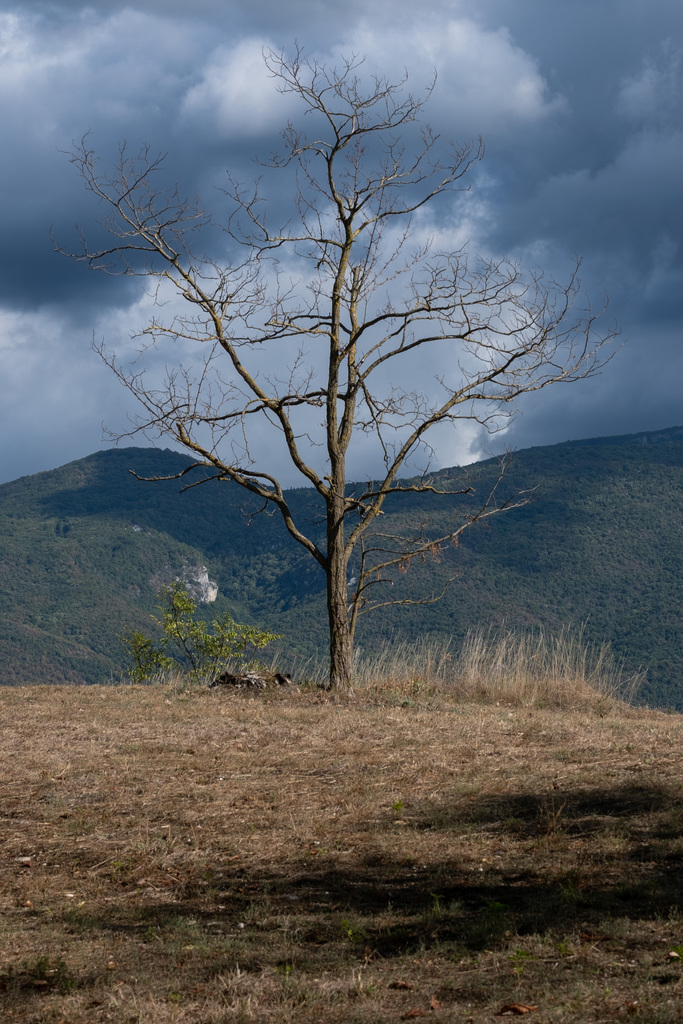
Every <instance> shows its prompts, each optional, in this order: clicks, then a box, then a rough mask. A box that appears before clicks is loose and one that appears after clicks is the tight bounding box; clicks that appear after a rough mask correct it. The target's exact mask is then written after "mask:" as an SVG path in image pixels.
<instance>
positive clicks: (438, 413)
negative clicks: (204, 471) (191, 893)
mask: <svg viewBox="0 0 683 1024" xmlns="http://www.w3.org/2000/svg"><path fill="white" fill-rule="evenodd" d="M265 60H266V63H267V65H268V68H269V69H270V71H271V73H272V74H273V76H274V77H275V79H276V81H277V85H278V87H279V89H280V91H282V92H284V93H292V94H294V95H295V97H297V98H298V99H299V100H301V101H302V102H303V109H304V113H305V114H306V115H307V118H308V120H307V125H309V124H310V130H309V131H308V133H306V132H304V131H301V130H299V129H298V128H295V127H294V126H293V125H291V124H290V125H289V126H288V127H287V129H286V130H285V131H284V133H283V147H282V150H281V151H280V153H279V154H278V155H276V156H275V157H274V158H273V159H272V161H271V162H270V164H269V165H268V166H269V167H270V168H271V170H272V169H279V170H280V171H281V172H282V174H283V177H284V179H285V182H286V183H287V185H288V186H290V185H291V188H292V204H291V209H290V214H291V219H290V220H288V221H287V223H286V226H285V227H279V228H277V229H275V228H273V227H272V226H271V224H270V222H269V219H268V216H267V215H268V213H269V212H270V211H269V209H268V208H267V206H266V204H265V203H264V202H263V200H262V197H261V195H260V192H259V188H260V186H259V185H258V184H257V185H255V186H253V187H251V188H249V189H246V188H245V187H243V186H241V185H240V184H238V183H236V182H235V181H233V180H232V179H231V178H228V182H229V184H228V187H227V189H226V192H225V194H226V196H227V197H228V198H229V200H230V203H231V211H232V212H231V215H230V217H229V219H228V222H227V224H226V225H224V230H225V231H226V232H227V236H228V240H229V243H230V246H231V247H232V251H233V253H234V252H238V253H239V252H242V253H243V258H241V259H237V260H234V261H233V262H231V263H230V264H229V265H226V264H225V263H224V262H221V261H220V260H217V259H215V258H213V257H211V256H209V255H206V254H204V253H202V252H201V251H200V250H199V249H198V248H197V245H196V242H195V239H196V232H197V230H198V229H201V228H206V227H207V226H208V225H209V221H210V218H209V217H208V216H206V215H205V214H204V213H203V211H202V209H201V208H200V207H199V206H198V204H197V203H192V202H188V201H187V200H185V199H184V198H183V197H182V195H181V194H180V193H179V192H178V190H177V188H174V189H168V188H165V187H164V186H163V185H162V186H158V185H157V180H158V179H157V178H156V177H155V175H156V172H157V171H158V170H159V168H160V164H161V162H162V159H163V158H154V157H153V156H152V155H151V153H150V151H149V149H147V148H146V149H144V150H143V151H142V152H141V153H139V154H136V155H134V156H130V155H129V154H128V152H127V151H126V149H125V147H123V148H122V150H121V153H120V162H119V164H118V166H117V169H116V172H115V174H113V175H112V176H109V175H104V174H101V173H100V172H99V170H98V165H97V161H96V159H95V156H94V153H93V151H92V149H91V147H90V145H89V141H88V138H87V137H86V138H84V139H83V140H82V142H81V144H80V145H79V146H78V147H77V149H76V151H75V152H74V153H73V154H71V156H72V159H73V161H74V163H75V164H76V165H77V167H78V170H79V171H80V173H81V175H82V177H83V179H84V181H85V183H86V185H87V187H88V188H89V189H90V190H91V191H92V192H93V193H94V194H95V196H96V197H97V198H98V199H99V200H100V201H102V202H103V203H104V205H105V207H108V208H109V216H108V218H107V220H106V222H105V223H106V226H107V228H108V230H109V232H110V235H111V237H112V241H111V244H110V245H108V246H105V247H103V248H99V249H91V248H89V247H88V243H87V241H86V240H85V238H83V239H82V242H83V247H82V250H81V251H80V252H78V253H70V254H69V255H73V256H75V257H76V258H77V259H80V260H84V261H86V262H88V263H89V264H90V265H91V266H92V267H94V268H97V269H102V270H106V271H108V272H110V273H125V274H135V275H143V276H145V277H147V278H150V279H152V280H153V281H154V282H155V286H156V288H157V299H158V303H159V308H160V317H163V316H164V315H165V309H164V307H165V306H166V305H167V304H168V303H169V302H170V309H171V310H172V311H171V313H170V314H169V316H168V318H167V319H163V318H157V317H155V318H154V319H153V320H152V322H151V323H150V324H149V325H148V326H147V327H146V328H145V329H144V330H143V332H142V336H143V337H144V338H145V339H146V346H159V345H161V344H162V343H174V344H175V345H176V350H175V351H176V356H175V360H176V361H175V363H174V365H173V366H172V367H171V368H167V370H166V374H165V377H164V380H163V382H160V383H156V384H155V383H152V382H150V379H149V377H148V376H147V375H146V374H145V372H144V370H138V369H137V368H133V369H132V370H130V369H126V368H125V367H123V366H121V365H120V363H119V362H118V360H117V359H116V357H114V356H110V355H109V354H108V353H107V352H106V351H105V350H104V349H103V348H100V352H101V354H102V355H103V357H104V358H105V359H106V360H107V361H108V363H109V365H110V366H111V367H112V368H113V369H114V371H115V372H116V373H117V375H118V376H119V378H120V379H121V381H122V382H123V383H124V384H125V386H126V387H127V388H128V389H129V390H130V392H132V394H133V395H135V397H136V399H138V400H139V402H140V404H141V407H142V411H141V414H140V416H139V418H138V419H137V420H136V422H135V424H134V430H133V431H131V432H130V433H129V434H128V435H126V436H131V434H132V433H134V432H135V431H138V430H139V431H144V432H145V433H146V434H148V435H149V434H150V433H151V434H153V435H155V436H157V437H160V436H164V435H167V436H170V437H171V438H173V440H174V442H176V443H179V444H180V445H182V446H183V447H184V448H185V449H187V450H188V451H189V452H191V453H192V455H193V456H194V459H195V461H194V462H193V466H194V467H196V466H205V467H210V469H211V473H210V474H209V478H211V479H215V478H218V479H220V480H230V481H233V482H234V483H236V484H238V485H240V486H241V487H243V488H245V489H246V490H247V491H249V492H251V493H252V494H253V495H257V496H258V497H259V498H260V499H263V503H264V508H266V507H272V506H274V507H275V508H276V509H277V510H278V511H279V513H280V514H281V516H282V518H283V520H284V523H285V525H286V528H287V530H288V531H289V533H290V534H291V536H292V537H293V538H294V539H295V540H296V541H297V543H299V544H301V545H302V546H303V547H304V548H305V549H306V550H307V551H308V552H309V554H310V555H311V556H312V557H313V558H314V559H315V560H316V561H317V562H318V564H319V565H320V566H321V568H322V569H323V571H324V572H325V575H326V579H327V609H328V616H329V633H330V685H331V686H332V687H336V688H338V689H340V690H343V689H350V688H351V686H352V677H353V637H354V630H355V627H356V622H357V618H358V616H359V615H360V614H363V613H364V612H366V611H368V610H370V609H371V608H373V607H378V606H381V605H383V604H386V603H389V602H388V600H383V597H382V593H381V589H380V588H381V584H382V583H385V582H387V580H389V579H391V578H392V575H393V572H394V570H396V569H397V568H404V567H405V565H406V564H407V562H409V561H410V560H411V559H412V558H414V557H416V556H420V555H421V556H423V557H424V556H425V555H426V554H428V553H430V552H436V551H438V550H439V549H440V547H441V546H442V545H444V544H447V543H450V542H452V541H454V540H456V539H457V538H458V536H459V535H460V534H461V533H462V531H463V530H465V529H466V528H467V527H469V526H470V525H471V524H472V523H473V522H475V521H476V520H478V519H482V518H485V517H488V516H491V515H494V514H497V513H498V512H500V511H502V510H503V509H505V508H509V507H511V506H515V505H517V504H519V503H520V501H523V500H524V498H517V499H508V500H507V501H500V500H499V499H498V498H497V497H496V489H495V488H494V489H493V490H492V491H491V493H488V494H486V495H485V496H484V498H483V499H481V500H479V501H478V503H477V504H476V505H475V506H469V507H468V511H466V512H463V507H462V502H459V501H458V500H456V498H455V497H454V495H457V494H463V493H466V492H468V491H469V489H468V488H463V490H461V491H456V492H454V491H445V490H443V491H442V490H440V489H439V486H438V482H435V480H434V479H433V478H432V477H430V476H429V474H428V472H427V471H426V470H425V472H424V473H423V474H422V475H420V474H418V475H417V476H413V477H412V478H409V479H408V480H407V481H406V480H404V479H402V478H401V477H400V475H399V474H400V472H401V470H402V468H403V469H404V472H405V466H406V462H407V460H413V462H414V460H415V456H416V453H418V452H420V451H422V452H423V453H424V455H425V464H426V465H427V466H428V461H429V453H430V451H431V449H430V438H429V432H430V431H434V428H437V427H442V426H444V425H452V426H455V425H457V423H458V422H459V421H462V420H473V421H475V422H476V423H478V424H482V425H484V426H486V427H487V428H488V429H489V430H493V429H496V428H498V427H499V426H500V425H501V423H503V422H505V418H506V417H507V416H508V415H509V413H511V412H512V411H513V409H514V403H515V400H516V399H517V398H519V396H520V395H523V394H525V393H527V392H530V391H535V390H538V389H540V388H544V387H547V386H548V385H550V384H554V383H556V382H560V381H577V380H579V379H581V378H584V377H587V376H589V375H591V374H592V373H593V372H595V370H596V369H597V368H598V366H599V365H601V363H602V362H603V361H604V360H603V358H602V350H603V346H604V345H605V344H606V343H607V342H609V341H610V340H611V339H612V338H613V336H614V332H613V331H607V332H605V333H602V334H600V333H596V330H595V321H596V315H595V314H594V313H593V312H592V311H591V309H590V307H585V308H579V306H578V303H577V296H578V294H579V280H578V277H577V271H578V262H577V264H576V266H575V268H574V273H573V274H572V275H571V277H570V278H569V280H568V282H567V283H565V284H563V285H560V284H557V283H556V282H555V281H552V280H550V281H549V280H546V279H545V277H544V275H543V274H542V273H540V272H539V273H524V272H523V271H522V270H521V269H520V267H519V266H518V265H517V264H516V263H515V262H512V261H510V260H508V259H495V260H494V259H484V258H480V257H476V258H473V257H470V256H468V254H467V253H466V251H464V250H463V249H457V250H456V251H441V250H440V249H438V248H437V247H436V246H435V245H434V244H433V243H432V242H431V241H430V240H420V236H421V230H420V224H419V223H417V221H418V220H419V219H420V211H421V210H422V209H423V208H424V207H425V206H426V205H427V204H430V203H433V202H434V201H436V200H438V199H439V197H441V196H444V194H446V193H450V192H453V191H455V190H458V189H460V188H461V187H462V186H461V181H462V178H463V176H464V175H465V174H466V172H467V171H468V170H469V169H470V168H471V166H472V164H473V163H474V162H476V161H478V160H479V159H480V158H481V156H482V147H481V142H479V143H475V144H469V145H466V146H464V147H461V148H458V147H456V146H453V145H447V144H445V142H444V141H443V140H442V139H440V138H439V136H438V135H436V134H434V133H432V131H431V130H430V129H429V128H428V127H426V126H422V127H420V117H421V114H422V110H423V107H424V104H425V102H426V100H427V99H428V98H429V93H430V91H431V90H428V91H427V94H426V95H425V96H423V97H422V98H417V99H416V98H415V97H414V96H412V95H411V94H410V93H409V92H407V91H406V88H405V85H406V83H405V81H402V82H399V83H391V82H389V81H387V80H385V79H384V78H374V79H372V81H371V83H370V85H369V86H368V85H367V84H365V83H364V82H363V81H362V80H361V78H360V65H361V64H362V61H359V60H357V59H355V58H353V59H350V60H348V61H346V62H345V63H343V64H342V66H341V67H340V68H330V67H327V66H325V65H322V64H319V63H317V62H315V61H311V60H309V59H307V58H306V57H305V56H304V55H303V54H302V53H299V52H297V53H296V54H295V56H294V57H293V58H291V59H288V58H286V57H284V56H283V55H278V54H274V53H270V54H268V55H266V57H265ZM292 172H295V173H292ZM270 209H271V210H272V206H271V208H270ZM416 215H418V217H417V218H416ZM240 247H242V248H241V249H240ZM214 251H215V249H214ZM172 293H175V295H176V297H180V299H182V302H181V303H179V304H178V303H176V306H175V311H173V310H174V306H173V302H172V299H171V294H172ZM178 308H180V309H181V311H180V312H178ZM266 344H267V345H268V346H270V352H271V356H270V365H267V364H266V362H265V360H264V358H263V346H264V345H266ZM146 346H145V347H146ZM282 353H286V354H287V360H286V362H287V369H286V371H284V370H283V369H282ZM430 361H431V362H432V363H433V365H434V366H435V367H440V368H441V369H440V370H435V375H434V379H433V386H431V387H430V388H425V387H424V386H422V387H421V386H417V387H415V386H411V381H414V379H415V376H416V374H418V370H419V369H420V368H421V367H424V366H425V364H426V363H427V362H430ZM278 366H279V367H280V368H279V369H278ZM418 376H419V374H418ZM257 423H260V424H261V428H262V427H263V426H264V425H265V426H267V427H268V429H270V428H273V429H275V430H276V431H277V432H278V434H279V437H280V439H281V442H284V449H285V450H286V453H287V456H288V459H289V461H290V463H291V465H292V466H293V467H295V468H296V470H297V471H298V473H299V474H301V477H302V478H303V481H304V482H305V483H306V485H310V486H311V487H313V488H315V491H316V492H317V494H318V495H319V496H320V499H321V502H322V505H323V506H324V510H325V527H326V529H325V534H326V542H325V543H324V544H322V543H321V544H319V543H317V542H316V541H315V539H314V537H313V536H312V535H311V530H310V529H308V528H307V527H305V526H304V525H302V523H301V522H297V521H295V516H294V514H293V512H292V509H291V508H290V504H289V503H288V500H287V495H286V493H285V490H284V488H283V486H282V484H281V483H280V481H279V479H278V474H277V469H276V470H273V469H272V467H271V466H269V464H268V463H267V460H266V461H264V460H263V459H260V460H259V459H256V457H252V454H251V452H252V450H253V444H252V442H251V439H252V437H253V433H252V431H253V428H254V426H256V425H257ZM261 428H260V429H261ZM354 438H360V439H362V440H363V442H364V443H367V442H368V439H372V441H373V442H374V443H375V444H376V446H377V456H378V457H377V466H378V468H379V467H381V472H379V473H378V478H377V479H376V480H375V481H374V482H371V483H369V484H368V485H367V486H366V487H362V488H354V489H350V488H349V486H348V482H347V457H348V455H349V451H350V446H351V444H352V440H353V439H354ZM503 470H504V465H503ZM290 472H291V467H290ZM397 492H414V493H424V492H433V493H435V494H440V495H441V498H442V500H443V501H445V502H448V503H449V507H450V508H451V510H452V513H453V524H452V528H450V529H449V530H448V532H447V533H445V534H443V531H442V534H443V535H442V536H436V537H435V536H432V535H430V534H429V533H425V532H419V531H418V532H417V533H416V534H414V535H413V536H412V537H411V538H399V537H393V536H391V531H390V530H389V531H388V532H387V533H378V525H377V519H378V516H379V515H380V514H381V513H383V512H384V511H385V510H384V509H383V506H384V505H385V502H386V501H387V499H388V498H389V496H390V495H392V494H395V493H397ZM354 551H357V554H356V556H355V561H354V572H355V574H356V575H355V579H354V580H353V581H352V582H353V585H352V586H351V584H350V583H349V581H348V573H349V561H350V559H351V558H352V555H353V553H354ZM438 596H439V595H438V594H437V595H433V597H432V598H428V600H432V599H436V597H438ZM391 603H394V602H391ZM399 603H402V602H399ZM406 603H408V602H406Z"/></svg>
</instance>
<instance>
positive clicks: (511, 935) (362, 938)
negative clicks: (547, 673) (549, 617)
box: [0, 678, 683, 1024]
mask: <svg viewBox="0 0 683 1024" xmlns="http://www.w3.org/2000/svg"><path fill="white" fill-rule="evenodd" d="M547 696H548V695H547V694H546V697H547ZM526 702H527V701H526V698H525V699H523V700H521V699H520V700H518V701H517V702H516V703H515V705H514V706H509V705H507V704H504V703H503V702H502V700H501V703H500V704H496V703H495V702H489V703H488V704H484V703H481V702H480V703H476V702H473V701H471V700H470V701H468V702H464V703H463V702H459V701H457V700H455V699H454V697H453V694H452V692H450V691H449V688H448V687H446V686H443V687H439V686H436V685H434V684H429V685H428V684H427V683H425V682H424V681H420V680H416V679H414V678H410V679H409V680H407V681H406V680H403V681H401V680H400V679H398V680H394V681H393V682H392V684H391V685H389V684H386V683H385V684H381V685H377V686H375V687H371V688H368V689H365V690H362V691H360V692H359V693H358V694H357V696H356V697H355V699H354V700H352V701H349V702H347V703H335V702H334V701H333V700H331V699H330V698H328V697H326V696H324V695H321V694H319V693H317V692H316V691H315V690H312V689H311V690H301V691H298V690H293V691H279V692H275V693H272V694H270V693H267V694H265V695H262V696H259V697H251V696H250V695H249V694H245V693H226V692H224V691H220V690H218V691H208V690H206V689H187V690H185V691H183V690H182V689H181V688H179V687H177V686H176V687H173V686H164V687H127V686H116V687H110V688H96V687H91V688H71V687H70V688H49V687H30V688H22V689H12V688H3V689H0V713H1V715H2V743H1V746H0V760H1V761H2V772H1V776H0V778H1V779H2V782H1V783H0V791H1V804H0V815H1V817H0V826H1V828H2V848H1V849H2V853H1V856H2V873H1V875H0V878H1V882H0V906H1V909H2V919H1V920H2V923H1V925H0V927H1V929H2V934H1V937H0V950H1V952H0V1000H1V1001H2V1010H3V1012H4V1017H3V1020H7V1021H14V1022H18V1021H22V1022H29V1021H30V1022H38V1021H41V1022H43V1021H49V1022H53V1024H57V1022H68V1024H81V1022H83V1024H85V1022H88V1024H90V1022H103V1021H112V1022H116V1024H119V1022H121V1024H123V1022H141V1024H142V1022H144V1024H167V1022H169V1024H170V1022H176V1024H188V1022H193V1024H219V1022H226V1024H227V1022H232V1021H255V1022H291V1024H294V1022H296V1024H309V1022H310V1024H314V1022H318V1021H321V1022H325V1024H327V1022H341V1021H344V1022H345V1024H352V1022H356V1024H375V1022H383V1021H398V1020H402V1019H406V1020H407V1019H412V1017H417V1016H418V1011H419V1015H424V1016H428V1017H430V1018H432V1019H433V1020H434V1021H435V1024H437V1022H439V1021H458V1022H461V1021H462V1022H465V1021H469V1022H477V1024H479V1022H484V1021H494V1020H498V1019H499V1018H498V1017H497V1016H496V1014H497V1013H498V1012H499V1011H501V1010H502V1009H503V1008H504V1007H505V1006H509V1005H512V1004H517V1005H518V1006H519V1007H522V1006H534V1007H536V1009H535V1010H533V1011H531V1012H530V1013H529V1019H530V1020H534V1021H538V1022H551V1021H552V1022H555V1021H557V1022H576V1021H580V1022H582V1024H589V1022H596V1024H597V1022H602V1021H619V1020H630V1021H636V1022H642V1024H645V1022H647V1024H669V1022H671V1024H672V1022H674V1021H678V1022H680V1021H681V1020H682V1019H683V961H682V960H681V959H680V957H681V956H683V892H682V884H681V878H682V871H681V868H682V866H683V865H682V853H683V837H682V832H683V787H682V785H681V783H682V781H683V718H682V717H681V716H676V715H665V714H662V713H656V712H651V711H646V710H634V709H630V708H627V707H625V706H623V705H619V704H618V703H616V702H615V701H613V700H610V699H607V698H605V697H600V698H595V699H594V700H593V703H592V706H588V705H587V704H586V705H584V706H574V707H573V708H572V709H569V710H557V709H556V708H550V707H538V706H525V704H526ZM547 703H553V702H552V701H547ZM570 703H571V702H570ZM672 954H673V955H672ZM676 954H678V956H677V955H676ZM412 1011H416V1012H414V1013H412ZM510 1012H512V1011H510ZM411 1013H412V1017H411Z"/></svg>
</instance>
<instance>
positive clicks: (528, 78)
mask: <svg viewBox="0 0 683 1024" xmlns="http://www.w3.org/2000/svg"><path fill="white" fill-rule="evenodd" d="M349 49H351V50H353V51H354V52H357V53H361V54H366V56H367V61H366V68H367V70H368V72H370V73H372V72H375V71H377V72H378V73H385V72H386V73H387V74H388V75H389V77H398V76H400V74H401V73H402V72H403V69H404V68H407V69H408V70H409V72H410V81H409V84H410V85H411V86H412V87H413V88H418V86H417V85H416V84H415V83H417V82H419V78H420V77H421V78H422V79H424V81H425V82H427V81H428V80H429V78H430V76H431V74H432V72H433V71H434V70H436V71H437V73H438V79H437V86H436V90H435V95H434V100H433V104H432V106H431V107H430V110H429V114H430V117H434V116H435V115H437V116H438V117H439V118H440V119H441V118H444V119H445V118H448V120H449V121H450V122H451V123H454V124H455V126H456V128H457V134H458V135H461V134H463V133H464V134H465V135H472V134H474V135H479V134H483V135H484V136H485V135H486V134H487V133H489V132H493V131H494V130H495V131H498V132H501V131H502V132H507V130H508V129H509V128H514V126H515V125H518V124H520V123H528V122H535V121H539V120H542V119H544V118H546V117H548V116H549V115H551V114H553V113H557V112H558V111H560V110H562V109H563V108H564V100H563V99H562V98H561V97H559V96H550V95H549V90H548V86H547V83H546V82H545V80H544V78H543V76H542V74H541V72H540V70H539V66H538V62H537V60H536V59H535V58H534V57H533V56H531V54H529V53H527V52H526V51H525V50H524V49H522V47H520V46H518V45H517V44H516V43H514V42H513V40H512V38H511V36H510V33H509V32H508V31H507V29H505V28H497V29H487V28H483V27H482V26H480V25H478V24H476V23H475V22H474V21H473V20H471V19H470V18H453V19H451V20H450V21H447V22H446V23H445V24H444V23H443V22H442V21H438V20H436V19H427V20H425V21H421V22H420V24H419V25H417V24H413V25H412V26H411V30H410V31H409V32H407V31H406V30H405V26H400V27H398V28H396V29H394V30H393V31H392V29H391V28H387V27H384V26H383V27H382V29H381V30H380V29H379V27H376V26H373V27H370V25H369V24H368V23H365V24H364V25H362V26H360V27H359V28H357V29H356V30H355V31H354V32H353V33H352V34H351V35H350V37H349V40H348V41H344V42H342V43H340V44H339V45H338V46H337V47H335V49H334V51H333V55H334V56H336V57H338V56H339V54H343V53H348V52H349Z"/></svg>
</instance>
